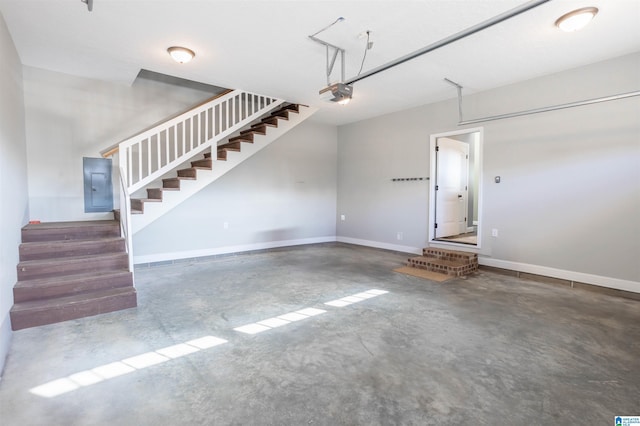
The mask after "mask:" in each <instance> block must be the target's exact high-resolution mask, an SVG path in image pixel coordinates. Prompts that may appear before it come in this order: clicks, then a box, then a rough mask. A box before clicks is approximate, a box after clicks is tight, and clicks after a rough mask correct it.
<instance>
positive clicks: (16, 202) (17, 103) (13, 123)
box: [0, 15, 29, 373]
mask: <svg viewBox="0 0 640 426" xmlns="http://www.w3.org/2000/svg"><path fill="white" fill-rule="evenodd" d="M0 57H1V58H2V61H0V94H1V95H0V373H1V372H2V367H3V366H4V360H5V357H6V355H7V351H8V349H9V342H10V340H11V324H10V320H9V310H10V309H11V306H12V305H13V286H14V284H15V283H16V280H17V276H16V265H17V264H18V245H19V244H20V240H21V239H20V228H21V227H22V226H23V225H24V224H25V223H26V222H27V221H28V214H29V208H28V202H27V158H26V141H25V129H24V127H25V126H24V97H23V90H22V65H21V63H20V58H19V57H18V53H17V52H16V49H15V47H14V45H13V41H12V40H11V36H10V35H9V32H8V30H7V26H6V24H5V22H4V18H3V17H2V15H0Z"/></svg>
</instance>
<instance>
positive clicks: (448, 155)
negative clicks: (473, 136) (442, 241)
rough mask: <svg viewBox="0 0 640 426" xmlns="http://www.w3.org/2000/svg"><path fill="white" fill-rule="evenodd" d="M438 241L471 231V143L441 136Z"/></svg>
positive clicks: (438, 144)
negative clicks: (469, 196) (467, 222)
mask: <svg viewBox="0 0 640 426" xmlns="http://www.w3.org/2000/svg"><path fill="white" fill-rule="evenodd" d="M436 168H437V172H436V182H435V184H436V212H435V213H436V214H435V223H436V225H435V236H436V238H443V237H449V236H451V235H458V234H463V233H465V232H466V230H467V224H466V217H467V209H468V204H467V192H468V190H467V186H468V181H469V144H466V143H464V142H460V141H457V140H454V139H449V138H444V137H440V138H438V139H437V140H436Z"/></svg>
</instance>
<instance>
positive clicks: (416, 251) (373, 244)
mask: <svg viewBox="0 0 640 426" xmlns="http://www.w3.org/2000/svg"><path fill="white" fill-rule="evenodd" d="M336 241H338V242H339V243H347V244H355V245H358V246H366V247H375V248H381V249H385V250H393V251H399V252H402V253H411V254H422V249H421V248H417V247H410V246H401V245H397V244H389V243H381V242H379V241H370V240H361V239H359V238H349V237H336Z"/></svg>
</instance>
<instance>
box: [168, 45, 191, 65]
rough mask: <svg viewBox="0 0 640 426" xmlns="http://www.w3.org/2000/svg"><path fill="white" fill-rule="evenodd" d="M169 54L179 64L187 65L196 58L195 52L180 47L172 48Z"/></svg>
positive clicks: (169, 49)
mask: <svg viewBox="0 0 640 426" xmlns="http://www.w3.org/2000/svg"><path fill="white" fill-rule="evenodd" d="M167 52H169V55H171V57H172V58H173V60H174V61H176V62H178V63H179V64H186V63H187V62H189V61H190V60H192V59H193V57H194V56H196V54H195V53H194V51H193V50H191V49H187V48H186V47H179V46H171V47H170V48H168V49H167Z"/></svg>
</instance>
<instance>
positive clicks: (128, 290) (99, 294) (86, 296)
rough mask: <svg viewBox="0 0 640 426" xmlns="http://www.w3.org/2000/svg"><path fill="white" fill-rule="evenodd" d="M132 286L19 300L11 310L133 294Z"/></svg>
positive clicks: (57, 305) (64, 304)
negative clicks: (48, 297)
mask: <svg viewBox="0 0 640 426" xmlns="http://www.w3.org/2000/svg"><path fill="white" fill-rule="evenodd" d="M135 293H136V289H135V288H134V287H118V288H110V289H106V290H97V291H91V292H87V293H78V294H74V295H71V296H65V297H54V298H51V299H39V300H30V301H28V302H20V303H16V304H14V305H13V307H12V308H11V311H12V312H20V311H32V312H33V311H44V310H47V309H51V308H60V307H63V306H69V305H73V304H80V303H87V302H91V301H95V300H98V299H104V298H109V297H113V296H117V295H123V294H135Z"/></svg>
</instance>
